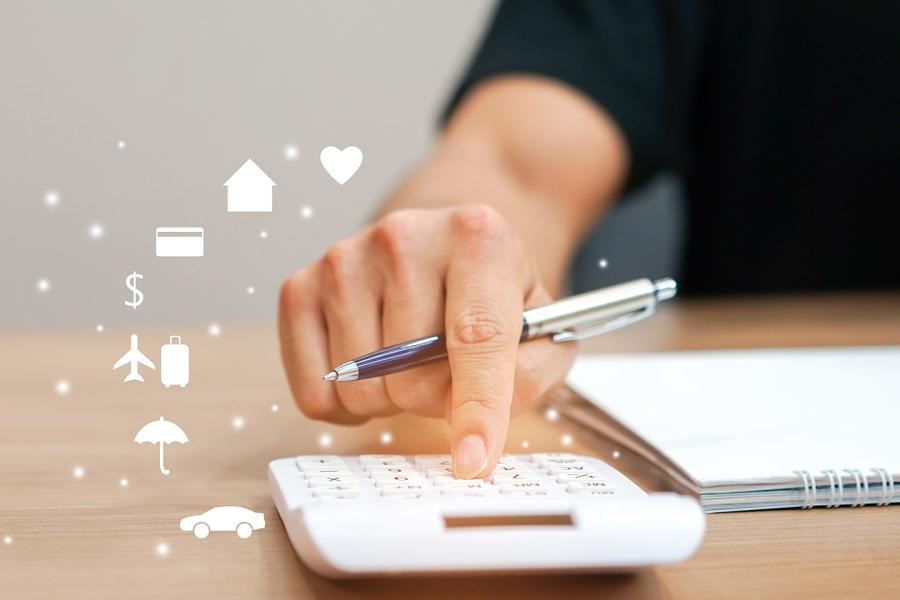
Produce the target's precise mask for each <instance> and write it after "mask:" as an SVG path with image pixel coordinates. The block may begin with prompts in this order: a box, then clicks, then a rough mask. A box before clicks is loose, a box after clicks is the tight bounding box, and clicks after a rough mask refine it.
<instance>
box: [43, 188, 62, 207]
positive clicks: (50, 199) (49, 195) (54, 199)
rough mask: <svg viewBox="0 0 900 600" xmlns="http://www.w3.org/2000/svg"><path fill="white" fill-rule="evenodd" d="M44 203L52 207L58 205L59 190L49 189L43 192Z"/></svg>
mask: <svg viewBox="0 0 900 600" xmlns="http://www.w3.org/2000/svg"><path fill="white" fill-rule="evenodd" d="M44 204H46V205H47V206H49V207H51V208H53V207H54V206H57V205H59V192H57V191H56V190H49V191H48V192H46V193H45V194H44Z"/></svg>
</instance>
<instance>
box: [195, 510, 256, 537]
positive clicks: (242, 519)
mask: <svg viewBox="0 0 900 600" xmlns="http://www.w3.org/2000/svg"><path fill="white" fill-rule="evenodd" d="M265 526H266V517H265V515H263V514H262V513H258V512H253V511H252V510H250V509H248V508H243V507H241V506H216V507H214V508H211V509H209V510H208V511H206V512H205V513H203V514H202V515H193V516H191V517H185V518H183V519H182V520H181V523H180V524H179V527H180V528H181V530H182V531H193V532H194V535H195V536H197V537H198V538H200V539H203V538H205V537H206V536H208V535H209V532H210V531H234V532H235V533H237V534H238V537H239V538H241V539H247V538H248V537H250V536H251V535H253V530H254V529H263V528H264V527H265Z"/></svg>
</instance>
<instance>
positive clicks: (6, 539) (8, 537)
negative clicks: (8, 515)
mask: <svg viewBox="0 0 900 600" xmlns="http://www.w3.org/2000/svg"><path fill="white" fill-rule="evenodd" d="M3 543H4V544H6V545H7V546H9V545H11V544H12V543H13V537H12V536H11V535H4V536H3Z"/></svg>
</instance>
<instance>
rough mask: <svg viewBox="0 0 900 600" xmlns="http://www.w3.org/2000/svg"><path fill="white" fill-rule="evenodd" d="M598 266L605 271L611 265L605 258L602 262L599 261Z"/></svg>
mask: <svg viewBox="0 0 900 600" xmlns="http://www.w3.org/2000/svg"><path fill="white" fill-rule="evenodd" d="M597 266H598V267H600V268H601V269H605V268H606V267H608V266H609V263H608V262H607V261H606V259H605V258H601V259H600V260H598V261H597Z"/></svg>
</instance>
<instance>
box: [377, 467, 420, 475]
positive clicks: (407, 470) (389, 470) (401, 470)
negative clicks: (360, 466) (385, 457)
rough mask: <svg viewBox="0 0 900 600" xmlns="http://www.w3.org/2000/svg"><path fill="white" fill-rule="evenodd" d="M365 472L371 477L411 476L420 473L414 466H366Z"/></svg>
mask: <svg viewBox="0 0 900 600" xmlns="http://www.w3.org/2000/svg"><path fill="white" fill-rule="evenodd" d="M365 470H366V471H367V472H368V473H369V474H371V475H402V474H406V475H409V474H418V473H419V472H418V471H416V469H415V467H413V466H412V465H410V466H400V465H366V467H365Z"/></svg>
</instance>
